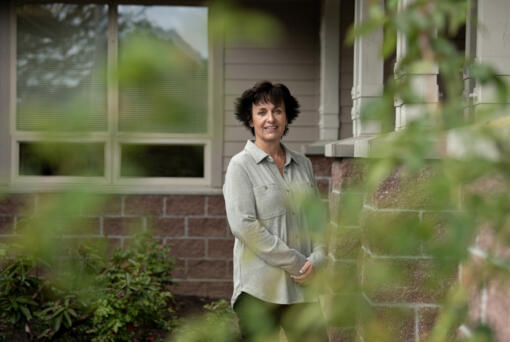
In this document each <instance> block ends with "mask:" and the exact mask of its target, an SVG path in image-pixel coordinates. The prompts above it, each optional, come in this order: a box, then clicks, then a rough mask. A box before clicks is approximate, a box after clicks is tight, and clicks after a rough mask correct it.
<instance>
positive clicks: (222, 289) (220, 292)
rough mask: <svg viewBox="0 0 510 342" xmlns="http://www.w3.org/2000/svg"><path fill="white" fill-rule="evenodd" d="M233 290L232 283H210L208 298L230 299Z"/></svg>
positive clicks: (208, 284) (208, 285)
mask: <svg viewBox="0 0 510 342" xmlns="http://www.w3.org/2000/svg"><path fill="white" fill-rule="evenodd" d="M233 289H234V287H233V284H232V282H231V281H221V282H216V281H215V282H208V283H207V297H211V298H226V299H229V298H230V297H231V296H232V292H233Z"/></svg>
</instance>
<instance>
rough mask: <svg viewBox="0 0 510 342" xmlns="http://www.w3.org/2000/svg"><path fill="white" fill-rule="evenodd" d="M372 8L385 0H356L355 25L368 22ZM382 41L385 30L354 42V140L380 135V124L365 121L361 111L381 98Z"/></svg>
mask: <svg viewBox="0 0 510 342" xmlns="http://www.w3.org/2000/svg"><path fill="white" fill-rule="evenodd" d="M374 3H375V5H374ZM370 6H381V7H384V3H383V1H382V0H379V1H377V2H374V1H369V0H356V2H355V9H354V24H355V25H360V24H362V23H363V22H365V21H367V20H368V13H369V8H370ZM382 41H383V32H382V29H377V30H375V31H374V32H372V33H371V34H370V35H366V36H362V37H358V38H356V40H355V42H354V78H353V87H352V92H351V95H352V111H351V116H352V123H353V126H352V127H353V128H352V129H353V136H354V137H359V136H367V135H375V134H379V133H380V132H381V127H380V123H379V122H376V121H365V120H362V117H361V115H362V114H361V108H362V107H363V106H364V105H365V104H366V103H367V102H369V101H371V100H373V99H374V98H376V97H379V96H381V94H382V91H383V88H384V77H383V75H384V60H383V58H382V56H381V46H382Z"/></svg>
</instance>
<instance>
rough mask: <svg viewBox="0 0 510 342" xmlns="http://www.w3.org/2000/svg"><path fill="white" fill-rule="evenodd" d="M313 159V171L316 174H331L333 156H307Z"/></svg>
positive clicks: (328, 175)
mask: <svg viewBox="0 0 510 342" xmlns="http://www.w3.org/2000/svg"><path fill="white" fill-rule="evenodd" d="M307 157H308V158H309V159H310V160H311V161H312V166H313V172H314V173H315V175H316V176H326V177H330V176H331V163H332V162H333V159H332V158H327V157H324V156H307Z"/></svg>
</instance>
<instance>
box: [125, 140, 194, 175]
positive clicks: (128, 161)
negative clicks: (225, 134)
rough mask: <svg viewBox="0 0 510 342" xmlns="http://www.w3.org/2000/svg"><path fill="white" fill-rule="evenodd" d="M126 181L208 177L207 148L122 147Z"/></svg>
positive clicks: (176, 146) (183, 146) (143, 145)
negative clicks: (132, 178) (131, 179)
mask: <svg viewBox="0 0 510 342" xmlns="http://www.w3.org/2000/svg"><path fill="white" fill-rule="evenodd" d="M121 149H122V152H121V153H122V158H121V176H122V177H200V178H202V177H204V146H203V145H147V144H124V145H122V146H121Z"/></svg>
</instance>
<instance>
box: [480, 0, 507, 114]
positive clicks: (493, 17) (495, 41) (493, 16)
mask: <svg viewBox="0 0 510 342" xmlns="http://www.w3.org/2000/svg"><path fill="white" fill-rule="evenodd" d="M476 6H477V16H478V18H477V19H478V22H479V23H480V25H479V26H478V27H477V29H476V39H475V43H476V61H477V62H479V63H483V64H489V65H491V66H492V67H493V68H495V70H496V73H497V74H498V75H499V76H500V77H501V78H502V79H503V80H504V81H505V82H506V83H507V84H508V83H509V82H510V63H509V61H510V34H509V33H508V32H509V30H510V20H509V17H508V13H510V2H509V1H506V0H491V1H483V0H478V1H477V3H476ZM471 96H472V97H473V103H474V107H475V115H476V113H480V112H482V111H483V110H484V109H486V108H487V107H490V106H492V105H494V104H497V103H498V102H499V101H500V100H498V99H497V97H496V96H495V94H494V89H493V88H492V87H491V86H489V85H481V84H476V85H475V88H474V91H473V94H472V95H471ZM505 114H508V113H505Z"/></svg>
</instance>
